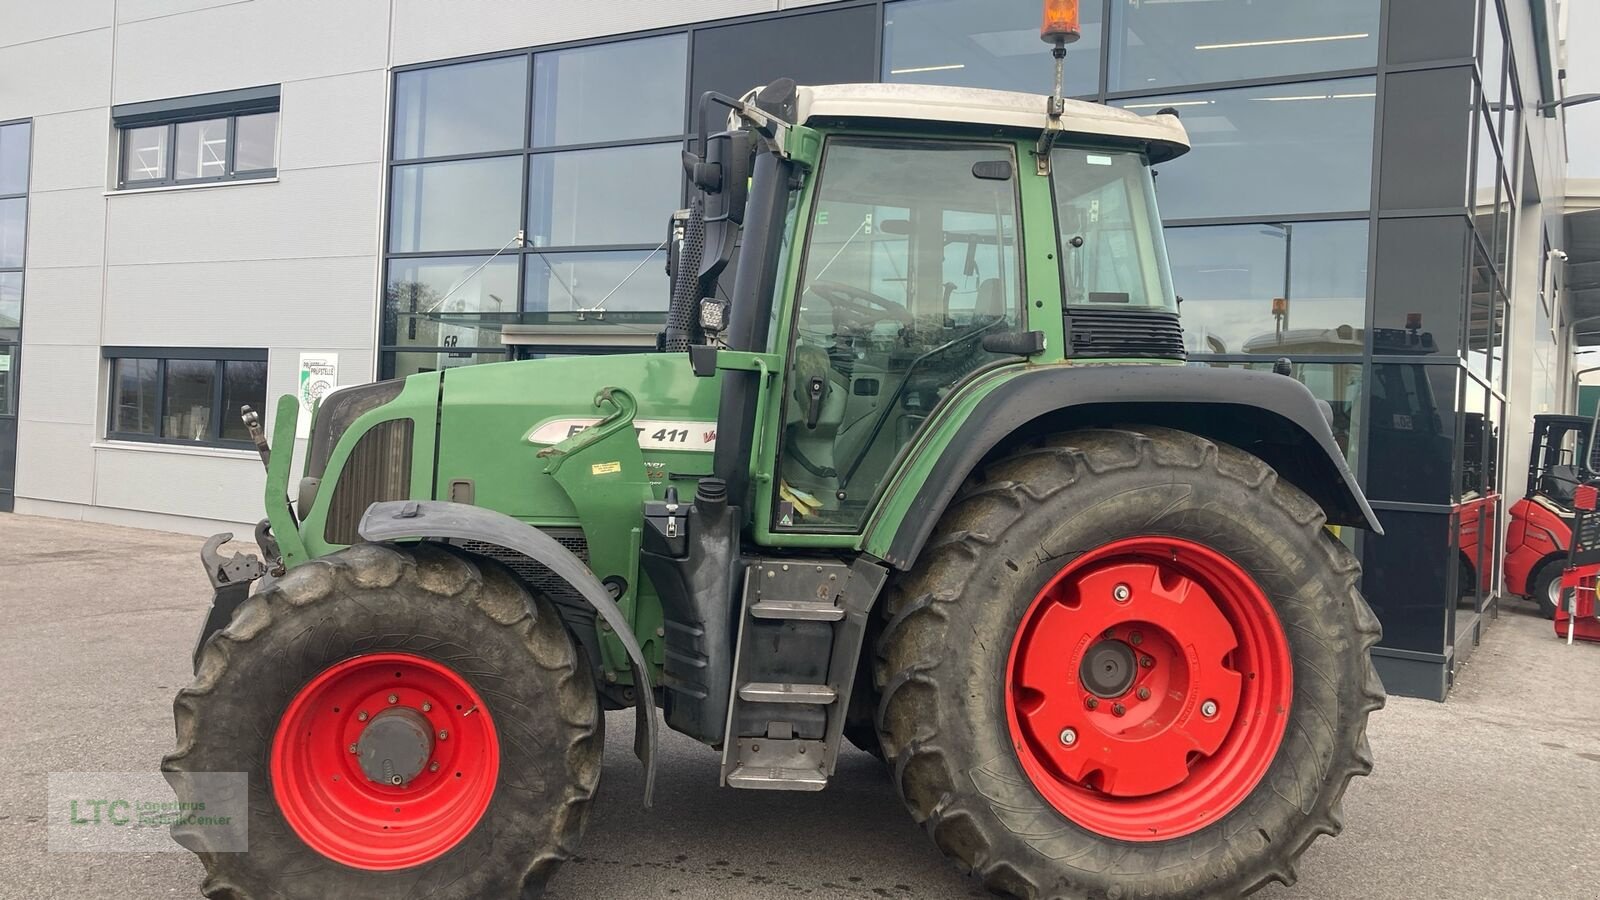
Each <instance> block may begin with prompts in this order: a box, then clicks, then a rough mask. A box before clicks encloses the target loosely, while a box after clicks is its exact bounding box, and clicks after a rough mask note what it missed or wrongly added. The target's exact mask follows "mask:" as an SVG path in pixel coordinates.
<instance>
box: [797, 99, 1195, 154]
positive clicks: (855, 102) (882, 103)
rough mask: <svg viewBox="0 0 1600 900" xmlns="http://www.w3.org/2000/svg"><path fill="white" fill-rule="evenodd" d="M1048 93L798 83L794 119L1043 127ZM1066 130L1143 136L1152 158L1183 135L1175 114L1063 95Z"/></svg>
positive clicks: (1185, 138) (1184, 143)
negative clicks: (1145, 111) (1148, 112)
mask: <svg viewBox="0 0 1600 900" xmlns="http://www.w3.org/2000/svg"><path fill="white" fill-rule="evenodd" d="M1048 103H1049V98H1048V97H1046V96H1045V95H1043V94H1022V93H1017V92H1016V91H989V90H984V89H982V88H965V87H941V86H937V85H928V84H830V85H818V86H815V87H804V86H803V87H800V88H798V97H797V98H796V104H795V106H796V116H797V119H798V122H799V124H804V123H806V122H808V121H810V120H812V119H915V120H920V121H929V122H966V123H972V124H975V125H996V126H1002V127H1007V128H1025V129H1029V130H1032V131H1043V130H1044V129H1045V128H1046V127H1047V126H1048V124H1049V117H1048V116H1047V115H1046V110H1047V104H1048ZM1061 121H1062V125H1063V128H1064V130H1065V131H1066V133H1067V134H1085V135H1106V136H1110V137H1119V138H1130V139H1133V140H1136V141H1146V142H1149V144H1150V155H1151V158H1152V159H1153V160H1154V161H1156V162H1162V161H1164V160H1168V159H1171V158H1173V157H1175V156H1179V155H1182V154H1183V153H1185V152H1187V151H1188V149H1189V135H1188V133H1187V132H1185V131H1184V129H1183V125H1182V123H1180V122H1179V121H1178V117H1177V116H1175V115H1170V114H1169V115H1153V116H1141V115H1138V114H1137V113H1132V112H1129V111H1127V110H1125V109H1117V108H1115V107H1111V106H1102V105H1100V104H1098V103H1086V102H1084V101H1082V100H1067V101H1066V113H1065V114H1064V115H1063V116H1062V117H1061Z"/></svg>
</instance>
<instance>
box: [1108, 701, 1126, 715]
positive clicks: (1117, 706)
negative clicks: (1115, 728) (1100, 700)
mask: <svg viewBox="0 0 1600 900" xmlns="http://www.w3.org/2000/svg"><path fill="white" fill-rule="evenodd" d="M1127 712H1128V708H1127V707H1126V706H1123V705H1122V704H1121V703H1113V704H1112V705H1111V714H1112V715H1113V716H1121V715H1125V714H1126V713H1127Z"/></svg>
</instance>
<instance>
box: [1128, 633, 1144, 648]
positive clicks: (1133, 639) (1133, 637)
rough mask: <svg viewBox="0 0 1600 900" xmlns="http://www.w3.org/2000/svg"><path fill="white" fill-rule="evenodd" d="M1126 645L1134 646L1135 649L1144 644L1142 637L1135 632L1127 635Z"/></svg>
mask: <svg viewBox="0 0 1600 900" xmlns="http://www.w3.org/2000/svg"><path fill="white" fill-rule="evenodd" d="M1128 643H1130V644H1132V645H1134V646H1135V647H1137V646H1139V645H1140V644H1142V643H1144V635H1142V634H1140V633H1139V632H1137V631H1135V632H1134V633H1132V634H1130V635H1128Z"/></svg>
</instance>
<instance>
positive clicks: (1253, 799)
mask: <svg viewBox="0 0 1600 900" xmlns="http://www.w3.org/2000/svg"><path fill="white" fill-rule="evenodd" d="M1058 36H1059V35H1058ZM1061 43H1062V42H1059V41H1058V43H1057V49H1058V51H1059V49H1060V47H1061ZM1058 59H1059V55H1058ZM1059 93H1060V92H1059V88H1058V90H1057V93H1056V95H1052V96H1048V97H1046V96H1040V95H1029V94H1018V93H1007V92H998V91H984V90H970V89H958V88H934V87H923V86H913V85H880V84H864V85H839V86H831V87H796V86H795V85H794V84H793V83H792V82H788V81H779V82H775V83H774V84H772V85H769V86H768V87H766V88H764V89H762V90H760V91H758V92H752V93H751V94H750V95H747V96H746V97H744V98H742V99H740V98H731V97H725V96H720V95H714V94H711V95H707V96H706V97H705V98H703V99H702V100H701V119H702V121H705V120H707V119H709V118H711V116H710V113H709V111H710V110H717V116H718V117H721V116H722V115H723V114H724V112H726V115H727V121H728V127H727V129H726V130H724V131H720V132H718V133H710V134H707V133H704V132H703V133H702V136H701V141H700V142H699V144H698V147H699V148H700V149H701V155H699V156H694V155H690V154H686V159H685V165H686V168H687V170H688V172H689V175H690V178H691V180H692V182H693V183H694V185H695V186H696V187H697V189H698V191H697V196H696V198H695V201H694V203H693V205H692V208H691V209H690V210H688V211H685V212H680V213H679V214H677V215H676V216H674V218H673V220H672V222H671V223H670V228H671V238H670V239H669V240H670V247H671V251H670V254H669V271H670V273H671V276H672V298H671V305H670V310H669V313H668V319H667V325H666V329H665V332H664V336H663V339H662V343H661V346H660V348H659V351H658V352H653V353H652V352H644V353H636V354H631V355H609V356H590V357H575V358H548V359H530V360H522V361H514V362H506V363H499V364H494V365H484V366H476V367H469V368H450V369H445V370H443V371H439V372H428V373H424V374H418V375H413V376H411V377H409V378H406V379H404V380H398V381H386V382H380V383H376V384H369V385H364V386H359V387H350V388H345V389H341V390H338V391H336V392H334V393H332V394H331V395H329V396H327V397H326V398H324V399H323V400H322V402H321V404H320V406H319V407H318V409H317V411H316V413H315V417H314V422H313V423H312V426H311V433H310V434H311V436H310V441H309V447H308V449H307V451H306V454H305V460H304V467H303V471H302V473H301V477H300V478H299V479H298V483H297V484H296V485H295V489H294V491H293V493H294V495H295V499H294V501H293V502H291V500H290V499H289V495H290V487H291V468H292V465H291V464H292V462H293V459H292V457H293V456H294V454H293V453H292V450H291V448H292V447H293V446H294V437H295V430H296V401H295V399H294V398H290V397H286V398H283V399H282V400H281V401H280V403H279V405H278V414H277V418H276V423H275V427H274V428H273V433H272V435H271V436H270V442H269V441H268V439H267V437H266V436H261V437H259V439H258V444H259V446H260V447H261V450H262V455H263V457H264V459H265V461H266V464H267V470H268V477H267V488H266V495H265V502H266V520H265V521H264V522H263V523H262V525H261V526H259V527H258V529H257V535H256V537H257V543H258V544H259V545H260V546H261V548H262V549H263V552H264V555H265V556H266V557H267V558H266V559H265V560H261V561H257V560H256V559H255V558H254V557H250V556H245V555H242V554H239V555H235V556H233V557H232V558H224V557H223V556H222V555H220V553H219V549H218V548H219V547H220V546H221V545H222V544H224V543H225V542H226V541H227V540H228V539H229V538H230V536H229V535H218V536H216V537H214V538H212V539H211V541H210V542H208V543H207V546H206V549H205V551H204V554H203V556H204V559H205V561H206V568H207V572H208V575H209V576H210V577H211V579H212V581H213V584H214V586H215V589H216V590H215V596H214V599H213V602H212V607H211V609H210V610H209V613H208V616H207V618H206V620H205V624H204V628H203V630H202V633H201V635H200V640H199V644H198V646H197V648H196V651H195V669H196V678H195V681H194V683H193V684H192V685H191V686H189V687H187V688H185V689H183V690H182V691H181V692H180V693H179V695H178V697H177V700H176V702H175V708H176V722H177V749H176V750H175V751H174V752H173V753H172V754H170V755H169V756H167V757H166V759H165V761H164V763H163V769H164V770H165V771H166V772H167V773H168V778H169V781H171V782H172V783H173V785H174V788H175V790H176V791H177V792H178V794H179V799H180V800H184V801H196V802H203V800H204V799H205V798H204V797H203V796H199V795H198V794H199V793H200V792H198V791H197V790H195V789H194V788H192V787H191V786H190V785H191V784H192V781H193V780H192V779H190V778H188V777H187V774H188V773H202V772H243V773H246V774H247V776H248V801H249V804H250V825H249V829H250V830H249V850H248V852H243V853H229V852H220V851H218V850H215V849H214V845H213V844H211V843H208V841H207V838H206V835H205V834H204V833H203V832H201V831H200V830H199V829H197V828H195V827H192V826H187V825H184V826H179V827H177V828H175V835H176V837H177V838H178V840H179V841H180V842H182V843H184V844H185V845H186V846H189V847H190V848H191V849H193V850H195V852H196V853H197V854H198V855H199V857H200V858H201V860H202V861H203V862H204V865H205V868H206V873H207V877H206V880H205V884H204V891H205V893H206V894H207V896H212V897H228V898H268V897H273V898H279V897H282V898H323V897H340V898H369V897H370V898H377V897H402V896H404V897H410V896H419V897H420V896H427V897H441V898H479V897H508V896H521V897H532V896H536V895H538V894H539V893H540V891H541V889H542V888H543V886H544V884H545V882H546V880H547V879H548V878H549V877H550V876H551V874H552V872H554V870H555V869H556V868H557V866H558V865H559V864H560V863H561V862H562V861H563V860H565V859H568V858H570V857H571V856H572V855H573V854H574V853H575V852H576V851H577V848H578V841H579V838H580V836H581V834H582V832H583V828H584V823H585V819H586V816H587V813H588V809H589V806H590V803H591V801H592V799H593V797H594V795H595V791H596V789H597V787H598V783H599V780H600V773H601V745H602V727H603V724H604V718H603V715H602V714H603V712H604V711H606V710H615V709H621V708H626V707H633V708H634V709H635V710H636V711H637V726H636V732H635V750H636V752H637V755H638V757H639V759H640V761H641V763H642V765H643V767H644V771H645V779H644V784H645V791H644V793H645V797H644V802H645V804H646V805H649V803H650V793H651V785H652V783H653V773H654V767H655V758H656V754H655V750H656V747H657V742H658V731H657V729H658V722H660V721H664V722H665V723H666V726H667V727H668V728H671V729H673V730H674V731H677V732H680V733H682V734H685V735H688V736H689V737H691V738H693V739H695V740H698V741H700V742H702V743H704V744H705V745H707V747H709V748H711V750H712V751H714V752H718V753H720V754H721V759H722V767H721V779H720V780H721V785H722V786H724V787H729V788H743V789H757V790H788V791H816V790H821V789H823V788H825V787H826V786H827V784H828V780H829V777H830V775H831V774H832V773H833V771H834V768H835V765H836V764H837V762H838V758H839V754H840V752H841V750H842V748H843V744H844V742H845V741H846V740H848V741H850V742H851V743H853V744H854V745H855V746H857V747H859V748H861V749H862V750H865V751H867V752H869V753H872V754H875V755H877V756H879V757H881V758H882V759H883V760H884V761H885V763H886V764H887V767H888V770H889V771H890V773H891V777H892V779H893V782H894V785H895V787H896V789H897V790H898V792H899V794H900V796H901V798H902V799H903V800H904V802H905V804H906V806H907V808H908V809H909V810H910V812H911V815H912V816H913V817H914V818H915V819H916V821H918V822H919V823H921V824H922V825H923V826H924V827H925V828H926V829H927V831H928V833H929V834H930V835H931V837H932V838H933V840H934V842H935V843H936V844H937V845H938V846H939V848H940V849H941V850H942V851H943V852H944V853H945V854H946V855H947V856H949V857H950V858H951V860H952V861H953V862H955V863H956V865H958V866H959V867H961V868H962V869H963V870H966V871H970V872H971V873H972V874H973V875H974V876H975V877H977V878H978V879H981V881H982V882H983V884H984V885H985V886H987V887H988V888H989V889H990V890H992V891H995V892H997V893H1001V894H1007V895H1014V896H1019V897H1028V898H1033V897H1148V898H1172V897H1202V896H1204V897H1214V896H1238V895H1242V894H1246V893H1249V892H1251V891H1253V890H1255V889H1257V888H1259V887H1262V886H1263V885H1266V884H1268V883H1269V882H1274V881H1276V882H1280V883H1290V882H1292V881H1293V880H1294V878H1295V869H1294V866H1295V862H1296V859H1297V858H1298V857H1299V856H1300V854H1301V853H1302V852H1303V851H1305V849H1306V848H1307V846H1308V845H1309V844H1310V843H1311V842H1312V840H1313V839H1314V838H1316V837H1317V836H1318V835H1320V834H1333V833H1335V832H1337V831H1338V830H1339V829H1340V827H1341V818H1340V809H1339V807H1340V799H1341V797H1342V795H1343V794H1344V791H1345V788H1346V785H1347V784H1348V782H1349V780H1350V778H1351V777H1352V776H1355V775H1362V774H1365V773H1367V772H1368V771H1369V770H1370V768H1371V758H1370V752H1369V748H1368V744H1367V739H1366V725H1367V717H1368V714H1369V713H1370V712H1372V711H1373V710H1375V709H1377V708H1379V707H1380V706H1381V705H1382V703H1383V691H1382V687H1381V685H1380V684H1379V682H1378V679H1377V677H1376V675H1375V673H1374V671H1373V669H1372V666H1371V664H1370V662H1369V659H1368V650H1369V648H1370V647H1371V646H1372V645H1373V644H1374V642H1375V641H1376V640H1377V639H1378V635H1379V628H1378V623H1377V621H1376V619H1375V618H1374V617H1373V615H1372V613H1371V612H1370V610H1369V609H1368V607H1367V605H1366V603H1365V602H1364V601H1363V599H1362V597H1361V596H1360V594H1359V593H1358V591H1357V583H1358V580H1359V572H1360V570H1359V566H1358V564H1357V561H1356V559H1355V558H1354V556H1353V555H1352V554H1351V553H1350V552H1349V550H1347V549H1346V547H1345V545H1344V544H1342V543H1341V542H1340V541H1339V540H1338V539H1337V538H1336V536H1335V535H1334V534H1333V533H1332V532H1331V531H1330V530H1329V528H1327V527H1326V526H1328V525H1330V524H1334V525H1345V526H1354V527H1366V528H1371V529H1373V530H1377V529H1378V527H1379V526H1378V523H1377V521H1376V519H1375V517H1374V516H1373V513H1372V511H1371V509H1370V508H1369V507H1368V505H1367V502H1366V500H1365V499H1364V498H1363V496H1362V494H1361V492H1360V490H1359V488H1358V487H1357V485H1356V484H1355V481H1354V479H1353V478H1352V476H1351V473H1350V471H1349V469H1348V468H1347V466H1346V465H1345V462H1344V458H1343V455H1342V454H1341V452H1340V451H1339V449H1338V447H1337V446H1336V445H1335V443H1334V439H1333V436H1332V434H1331V433H1330V429H1329V422H1328V412H1327V408H1326V406H1325V405H1319V403H1318V401H1316V400H1315V399H1314V398H1313V397H1312V395H1311V394H1310V393H1309V392H1308V391H1307V390H1306V389H1305V388H1304V387H1303V386H1302V385H1300V384H1299V383H1298V382H1296V381H1294V380H1293V379H1292V378H1287V377H1283V376H1282V375H1281V374H1275V373H1269V372H1249V371H1242V370H1229V369H1217V368H1209V367H1207V368H1197V367H1191V366H1186V365H1184V364H1183V362H1184V352H1183V343H1182V335H1181V332H1180V327H1179V319H1178V311H1177V302H1176V298H1175V296H1174V294H1173V290H1172V286H1171V284H1170V281H1169V275H1168V271H1167V263H1166V259H1165V254H1164V250H1163V244H1162V233H1161V225H1160V218H1159V216H1158V214H1157V211H1156V203H1155V195H1154V188H1153V179H1152V173H1151V168H1150V167H1151V165H1152V164H1154V163H1160V162H1163V161H1166V160H1170V159H1172V158H1174V157H1176V156H1178V155H1180V154H1182V153H1183V152H1185V151H1186V150H1187V149H1188V145H1187V138H1186V135H1185V132H1184V130H1183V127H1182V126H1181V124H1180V123H1179V121H1178V119H1177V116H1176V115H1175V114H1173V113H1171V112H1169V111H1164V112H1163V113H1160V114H1157V115H1154V116H1139V115H1136V114H1134V113H1131V112H1126V111H1123V110H1117V109H1110V108H1107V107H1104V106H1099V105H1093V104H1088V103H1079V102H1074V101H1069V100H1064V99H1062V98H1061V97H1060V96H1059ZM579 315H586V316H588V317H590V318H603V317H604V315H605V313H604V311H603V310H586V311H581V312H580V313H579ZM247 418H249V420H250V421H251V422H252V427H253V428H254V424H253V423H254V419H253V418H251V417H250V416H247ZM258 434H259V431H258ZM773 825H774V827H775V828H779V827H781V825H780V824H779V823H776V822H775V823H773Z"/></svg>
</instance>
